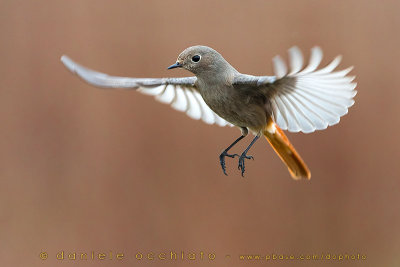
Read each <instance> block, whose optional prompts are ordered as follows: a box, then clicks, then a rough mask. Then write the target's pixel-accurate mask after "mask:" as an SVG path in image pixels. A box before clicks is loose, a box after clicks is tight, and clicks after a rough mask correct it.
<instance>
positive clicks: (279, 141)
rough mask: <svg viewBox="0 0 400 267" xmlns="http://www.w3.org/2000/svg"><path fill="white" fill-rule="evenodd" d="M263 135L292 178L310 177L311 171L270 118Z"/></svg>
mask: <svg viewBox="0 0 400 267" xmlns="http://www.w3.org/2000/svg"><path fill="white" fill-rule="evenodd" d="M264 136H265V138H266V139H267V140H268V142H269V143H270V144H271V146H272V147H273V149H274V150H275V152H276V154H278V156H279V157H280V158H281V160H282V161H283V162H284V163H285V164H286V166H287V167H288V169H289V172H290V175H291V176H292V177H293V179H296V180H299V179H301V178H307V179H310V178H311V172H310V171H309V170H308V168H307V166H306V164H305V163H304V161H303V160H302V159H301V157H300V156H299V154H297V152H296V150H295V149H294V147H293V146H292V144H291V143H290V142H289V139H288V138H287V137H286V135H285V134H284V133H283V131H282V129H281V128H279V127H278V125H276V123H275V122H273V121H272V120H270V121H269V123H268V125H267V127H265V130H264Z"/></svg>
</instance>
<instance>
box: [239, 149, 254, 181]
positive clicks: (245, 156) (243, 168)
mask: <svg viewBox="0 0 400 267" xmlns="http://www.w3.org/2000/svg"><path fill="white" fill-rule="evenodd" d="M245 159H252V160H254V157H253V156H247V155H246V153H242V155H240V157H239V165H238V170H242V177H244V171H245V166H244V160H245Z"/></svg>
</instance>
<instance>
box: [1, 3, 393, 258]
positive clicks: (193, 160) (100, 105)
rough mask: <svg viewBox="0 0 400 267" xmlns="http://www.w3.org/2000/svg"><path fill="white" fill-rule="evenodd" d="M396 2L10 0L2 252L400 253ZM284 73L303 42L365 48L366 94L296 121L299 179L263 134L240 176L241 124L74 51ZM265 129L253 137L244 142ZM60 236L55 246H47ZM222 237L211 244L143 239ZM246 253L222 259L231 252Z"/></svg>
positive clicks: (349, 50) (353, 59)
mask: <svg viewBox="0 0 400 267" xmlns="http://www.w3.org/2000/svg"><path fill="white" fill-rule="evenodd" d="M399 11H400V4H399V1H396V0H392V1H378V0H375V1H372V0H371V1H365V0H359V1H353V0H349V1H347V0H346V1H344V0H339V1H303V0H302V1H289V0H284V1H229V2H228V1H211V0H207V1H122V0H117V1H103V0H102V1H99V0H96V1H95V0H92V1H56V0H52V1H50V0H47V1H16V0H14V1H4V0H3V1H1V2H0V38H1V39H0V40H1V41H0V84H1V90H0V121H1V126H2V127H1V130H0V175H1V179H0V265H1V266H58V265H61V262H60V261H57V260H56V259H55V257H56V254H57V253H58V252H60V251H65V253H70V252H77V253H82V252H87V253H90V252H91V251H95V252H106V253H108V252H109V251H113V252H124V253H125V255H126V257H125V259H124V260H123V262H122V263H121V262H118V261H116V260H107V261H105V262H101V261H100V260H97V261H91V260H89V261H87V262H83V261H79V260H76V261H75V262H74V261H68V260H64V261H63V263H62V264H63V266H122V264H124V265H128V264H129V265H130V266H140V265H143V266H164V265H169V266H187V265H188V264H192V265H196V266H208V265H212V266H248V265H267V262H265V261H260V262H250V261H248V262H244V261H240V260H238V256H239V254H246V253H247V254H271V253H278V254H279V253H286V254H295V255H297V254H301V253H303V254H305V255H307V254H317V253H318V254H320V253H333V254H345V253H350V254H357V253H360V254H364V255H367V260H365V261H356V262H354V261H345V262H337V261H336V262H333V261H331V262H321V261H295V262H288V261H274V262H268V263H269V264H270V265H273V266H287V265H291V266H300V265H301V266H321V265H339V264H340V265H341V266H400V256H399V251H400V232H399V225H400V214H399V201H400V194H399V193H398V191H399V186H400V182H399V175H398V173H399V165H400V164H399V154H400V153H399V152H400V151H399V149H400V143H399V138H400V137H399V134H400V131H399V129H400V126H399V118H398V115H399V112H400V105H399V104H398V101H399V98H400V90H399V86H400V79H399V74H400V73H399V67H398V66H399V62H400V52H399V47H400V37H399V26H400V16H399ZM195 44H204V45H208V46H211V47H213V48H215V49H217V50H218V51H220V52H221V53H222V54H223V55H224V57H225V58H226V59H227V60H228V61H229V62H230V63H231V64H232V65H233V66H235V67H236V68H237V69H238V70H239V71H241V72H244V73H251V74H255V75H270V74H272V67H271V59H272V57H273V56H275V55H276V54H280V55H284V56H285V57H286V51H287V49H288V48H290V47H291V46H292V45H298V46H299V47H300V48H301V49H302V50H303V51H305V53H306V55H307V56H308V55H309V49H310V48H311V47H312V46H314V45H319V46H321V47H322V49H323V50H324V53H325V57H324V62H323V63H324V64H326V63H328V62H329V60H331V59H333V57H334V56H336V55H337V54H342V55H343V56H344V61H343V63H342V64H341V66H342V68H344V67H347V66H350V65H354V66H355V69H354V71H353V72H352V73H353V74H355V75H357V82H358V95H357V96H356V104H355V105H354V106H353V107H352V108H350V110H349V114H348V115H346V116H345V117H343V118H342V120H341V123H340V124H339V125H337V126H334V127H330V128H328V129H327V130H325V131H320V132H316V133H313V134H308V135H306V134H288V135H289V137H290V139H291V140H292V142H293V143H294V144H295V146H296V148H297V150H298V151H299V152H300V154H301V155H302V156H303V158H304V159H305V161H306V162H307V163H308V165H309V167H310V168H311V171H312V174H313V177H312V180H311V181H310V182H295V181H293V180H291V178H290V176H289V174H288V172H287V169H286V168H285V167H284V165H283V164H282V163H281V161H280V160H279V158H278V157H277V156H276V155H275V153H274V152H273V150H272V149H271V148H270V147H269V145H268V144H267V142H266V141H265V140H262V141H260V142H258V143H257V144H256V146H255V147H254V148H253V149H252V151H251V152H252V153H251V154H253V155H254V156H255V161H254V162H253V161H249V162H248V163H247V173H246V177H245V178H244V179H243V178H241V176H240V174H239V172H238V171H237V169H236V164H237V162H236V160H235V161H233V160H229V161H228V172H229V174H230V175H229V176H228V177H225V176H224V175H223V174H222V172H221V170H220V166H219V164H218V155H219V153H220V152H221V151H222V149H223V148H225V147H226V146H227V145H229V144H230V143H231V142H232V141H233V140H234V139H235V138H236V137H238V136H239V134H240V132H239V131H238V130H236V129H232V128H229V127H228V128H220V127H217V126H208V125H206V124H204V123H201V122H199V121H194V120H191V119H190V118H188V117H187V116H186V115H184V114H182V113H179V112H177V111H174V110H173V109H171V108H170V107H169V106H166V105H163V104H160V103H158V102H156V101H155V100H154V99H153V98H152V97H149V96H144V95H141V94H138V93H136V92H133V91H130V92H126V91H111V90H110V91H107V90H98V89H96V88H93V87H91V86H88V85H87V84H85V83H83V82H82V81H81V80H79V79H78V78H77V77H75V76H73V75H72V74H71V73H70V72H68V71H67V70H66V69H65V68H64V66H63V65H62V64H61V63H60V61H59V58H60V56H61V55H62V54H67V55H69V56H70V57H72V58H73V59H75V60H76V61H78V62H80V63H82V64H84V65H86V66H89V67H91V68H94V69H97V70H100V71H102V72H106V73H110V74H114V75H124V76H137V77H163V76H186V75H190V74H189V73H186V72H184V71H182V70H176V71H167V70H166V67H167V66H169V65H170V64H172V63H174V62H175V59H176V57H177V55H178V54H179V53H180V52H181V51H182V50H183V49H184V48H186V47H188V46H191V45H195ZM249 142H250V138H246V141H244V142H243V143H242V144H240V145H239V146H238V147H237V148H236V150H235V151H240V150H241V149H242V148H244V147H245V146H246V145H247V144H248V143H249ZM42 251H46V252H47V253H48V255H49V258H48V259H47V260H41V259H40V258H39V253H40V252H42ZM170 251H175V252H178V254H179V253H180V252H181V251H184V252H185V253H189V252H195V253H197V255H199V253H200V252H201V251H203V252H204V253H215V254H216V260H214V261H208V260H207V261H204V260H203V261H200V260H197V261H194V262H189V261H188V260H177V261H171V260H166V261H160V260H154V261H149V260H142V261H137V260H135V254H136V253H138V252H141V253H148V252H154V253H160V252H167V253H169V252H170ZM227 254H229V255H231V258H225V255H227Z"/></svg>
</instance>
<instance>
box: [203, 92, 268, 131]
mask: <svg viewBox="0 0 400 267" xmlns="http://www.w3.org/2000/svg"><path fill="white" fill-rule="evenodd" d="M204 101H205V102H206V104H207V105H208V106H209V107H210V108H211V109H212V110H213V111H214V112H215V113H216V114H217V115H219V116H220V117H221V118H223V119H225V120H226V121H228V122H230V123H232V124H233V125H235V126H238V127H246V128H249V129H252V130H254V131H259V130H261V129H263V128H264V126H265V125H266V121H267V118H266V117H267V116H266V112H265V110H264V108H263V106H262V105H261V106H260V105H256V104H254V103H248V102H247V101H245V99H243V98H233V97H221V96H219V97H211V98H210V97H204Z"/></svg>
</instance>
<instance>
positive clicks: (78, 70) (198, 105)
mask: <svg viewBox="0 0 400 267" xmlns="http://www.w3.org/2000/svg"><path fill="white" fill-rule="evenodd" d="M61 61H62V62H63V63H64V65H65V66H66V67H67V68H68V69H69V70H70V71H71V72H72V73H74V74H76V75H78V76H79V77H80V78H82V79H83V80H84V81H86V82H87V83H89V84H91V85H94V86H96V87H101V88H125V89H135V90H137V91H139V92H141V93H143V94H147V95H153V96H155V98H156V99H157V100H158V101H160V102H162V103H166V104H170V105H171V107H173V108H174V109H176V110H179V111H182V112H185V113H186V114H187V115H188V116H189V117H191V118H192V119H195V120H199V119H201V120H202V121H204V122H205V123H207V124H217V125H219V126H226V125H231V126H232V124H230V123H229V122H227V121H226V120H224V119H222V118H221V117H219V116H218V115H217V114H216V113H215V112H214V111H212V110H211V109H210V108H209V107H208V106H207V104H206V103H205V102H204V100H203V98H202V97H201V95H200V93H199V92H198V90H197V88H196V86H195V82H196V77H184V78H159V79H157V78H156V79H152V78H126V77H116V76H110V75H107V74H104V73H100V72H97V71H93V70H90V69H88V68H85V67H83V66H81V65H79V64H78V63H76V62H74V61H72V60H71V59H70V58H69V57H67V56H62V57H61Z"/></svg>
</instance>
